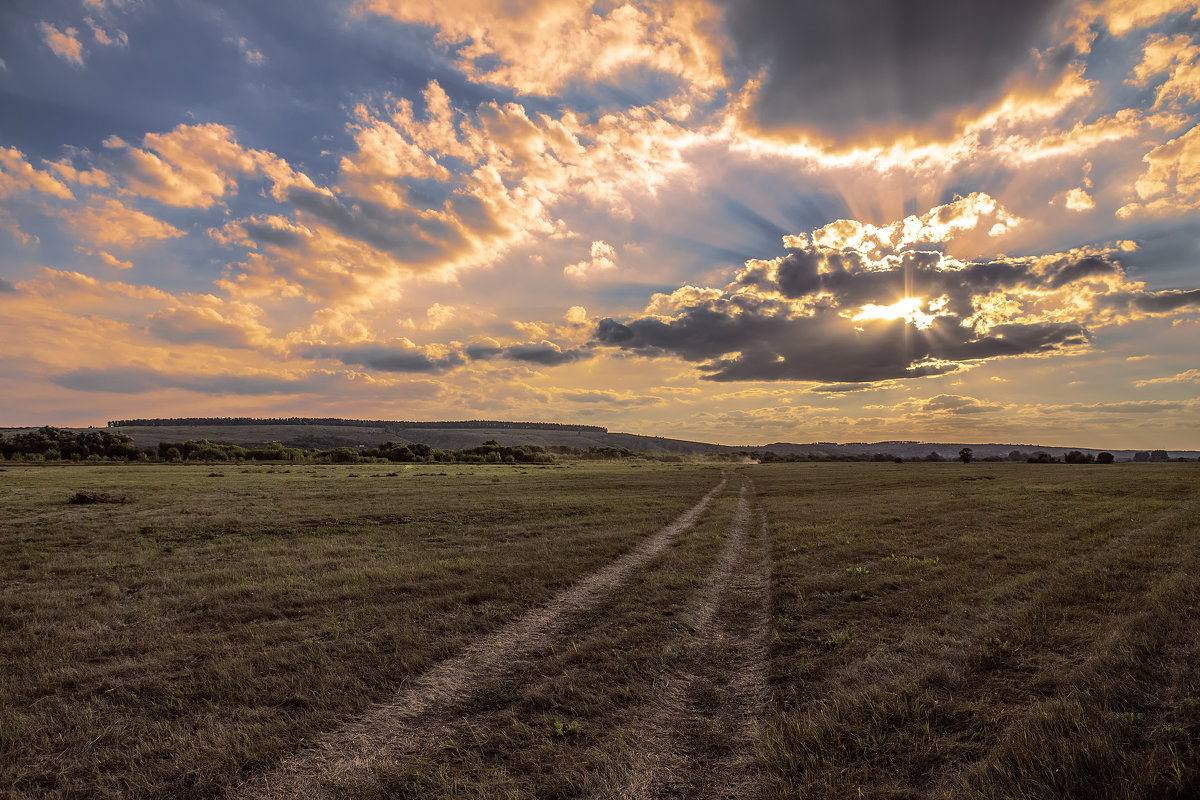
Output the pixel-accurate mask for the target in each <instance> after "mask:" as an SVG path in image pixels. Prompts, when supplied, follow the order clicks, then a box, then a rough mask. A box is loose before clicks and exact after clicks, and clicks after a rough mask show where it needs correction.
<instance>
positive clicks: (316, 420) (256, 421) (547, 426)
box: [108, 417, 608, 433]
mask: <svg viewBox="0 0 1200 800" xmlns="http://www.w3.org/2000/svg"><path fill="white" fill-rule="evenodd" d="M131 425H132V426H137V427H141V428H156V427H166V426H171V427H180V426H189V427H192V426H197V425H213V426H220V425H325V426H334V427H351V428H385V429H392V428H395V429H406V428H500V429H533V430H555V431H577V432H585V431H586V432H589V433H608V428H605V427H601V426H599V425H572V424H567V423H562V422H508V421H504V420H495V419H469V420H460V421H457V422H416V421H404V420H386V419H341V418H340V417H274V418H270V417H167V418H157V419H114V420H109V422H108V427H110V428H120V427H125V426H131Z"/></svg>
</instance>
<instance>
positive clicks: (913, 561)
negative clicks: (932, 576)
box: [887, 554, 942, 567]
mask: <svg viewBox="0 0 1200 800" xmlns="http://www.w3.org/2000/svg"><path fill="white" fill-rule="evenodd" d="M887 560H888V561H891V562H893V563H895V564H902V565H904V566H906V567H936V566H937V565H938V564H940V563H942V559H941V558H940V557H938V556H925V557H921V556H897V555H895V554H892V555H890V556H888V557H887Z"/></svg>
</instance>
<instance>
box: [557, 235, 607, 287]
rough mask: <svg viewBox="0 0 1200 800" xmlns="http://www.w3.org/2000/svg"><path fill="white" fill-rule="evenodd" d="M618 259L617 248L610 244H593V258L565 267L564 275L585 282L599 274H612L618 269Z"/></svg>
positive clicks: (598, 242)
mask: <svg viewBox="0 0 1200 800" xmlns="http://www.w3.org/2000/svg"><path fill="white" fill-rule="evenodd" d="M616 257H617V251H616V248H614V247H613V246H612V245H611V244H609V243H608V242H602V241H597V242H592V249H591V257H590V258H588V259H586V260H584V261H579V262H577V263H575V264H568V265H567V266H565V267H563V275H566V276H567V277H569V278H578V279H580V280H583V279H586V278H590V277H592V276H594V275H595V274H596V273H597V272H611V271H612V270H615V269H616V268H617V262H616V261H615V259H616Z"/></svg>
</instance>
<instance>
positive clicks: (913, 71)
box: [719, 0, 1067, 138]
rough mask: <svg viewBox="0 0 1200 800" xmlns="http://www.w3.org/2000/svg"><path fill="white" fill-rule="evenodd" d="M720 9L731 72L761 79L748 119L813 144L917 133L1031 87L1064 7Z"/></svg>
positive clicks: (938, 2)
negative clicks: (1020, 81) (1018, 81)
mask: <svg viewBox="0 0 1200 800" xmlns="http://www.w3.org/2000/svg"><path fill="white" fill-rule="evenodd" d="M719 4H720V5H721V6H723V7H724V10H725V22H726V27H727V29H728V31H729V34H730V37H731V40H732V44H733V48H734V54H735V57H736V60H737V62H739V63H740V65H741V67H742V69H743V71H745V72H746V73H747V74H749V75H761V85H760V86H759V87H758V91H757V93H756V94H755V95H754V97H753V100H752V111H753V113H754V115H755V117H756V119H757V120H758V121H759V122H760V123H761V124H763V125H764V126H766V127H768V128H787V127H799V128H802V129H804V130H806V131H811V132H813V133H815V134H817V135H818V136H819V137H821V138H844V137H856V136H862V135H869V134H871V133H873V132H874V133H878V132H881V131H887V132H889V133H894V132H895V131H897V130H911V129H922V128H926V127H928V126H929V124H930V123H931V122H941V123H949V122H951V121H953V119H954V118H955V117H957V116H960V115H962V114H963V112H964V110H966V109H967V108H969V107H971V106H976V107H978V106H979V105H980V104H981V103H982V104H985V105H986V104H990V102H993V101H995V100H996V99H998V98H999V97H1000V95H1001V93H1002V91H1003V89H1004V88H1005V87H1006V86H1008V85H1009V84H1011V83H1012V81H1013V80H1014V78H1015V77H1018V76H1019V77H1024V78H1026V79H1027V80H1029V79H1032V78H1036V77H1038V76H1037V75H1036V73H1037V67H1038V64H1037V62H1036V59H1035V58H1033V57H1031V49H1032V48H1033V47H1035V46H1036V45H1037V44H1038V43H1039V42H1041V41H1043V39H1044V38H1045V32H1046V31H1047V29H1048V28H1050V27H1051V23H1052V22H1053V21H1054V19H1055V18H1056V17H1057V15H1058V13H1059V11H1060V10H1061V9H1063V8H1064V7H1065V6H1066V5H1067V4H1066V3H1065V2H1064V1H1063V0H1053V1H1052V2H1046V0H1016V2H1012V3H1005V4H1003V5H999V4H982V5H980V4H972V5H969V6H968V5H966V4H963V3H960V2H958V0H927V2H921V3H910V4H906V5H904V6H899V5H897V4H895V3H893V2H890V0H864V1H863V2H858V3H852V4H848V3H829V2H823V1H822V0H802V1H801V2H793V3H777V2H771V1H770V0H721V1H720V3H719ZM1055 60H1056V59H1052V62H1054V61H1055ZM967 65H969V67H968V66H967ZM1063 66H1065V65H1064V64H1062V63H1061V62H1060V63H1057V64H1056V63H1051V64H1050V65H1049V66H1048V67H1047V72H1049V73H1050V75H1048V76H1043V77H1041V78H1040V80H1042V81H1043V82H1045V81H1046V80H1047V78H1052V77H1053V76H1055V75H1056V74H1057V73H1058V72H1060V71H1061V70H1062V68H1063Z"/></svg>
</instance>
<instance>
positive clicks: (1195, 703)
mask: <svg viewBox="0 0 1200 800" xmlns="http://www.w3.org/2000/svg"><path fill="white" fill-rule="evenodd" d="M1183 707H1184V708H1190V709H1192V710H1193V711H1197V710H1200V697H1185V698H1183Z"/></svg>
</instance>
